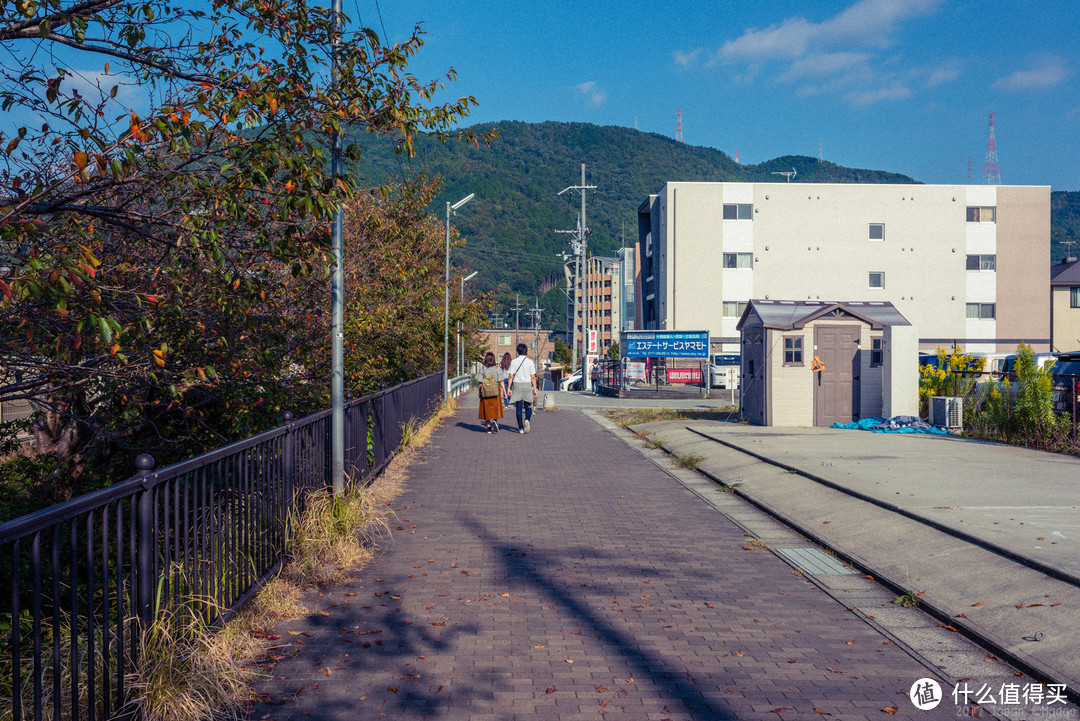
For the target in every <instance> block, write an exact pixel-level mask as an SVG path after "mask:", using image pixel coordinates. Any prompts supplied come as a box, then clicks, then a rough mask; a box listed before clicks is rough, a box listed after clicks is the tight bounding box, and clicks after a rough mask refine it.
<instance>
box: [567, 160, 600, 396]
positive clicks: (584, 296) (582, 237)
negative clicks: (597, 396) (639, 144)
mask: <svg viewBox="0 0 1080 721" xmlns="http://www.w3.org/2000/svg"><path fill="white" fill-rule="evenodd" d="M568 190H576V191H578V192H580V193H581V214H580V215H579V216H578V244H577V246H576V247H575V250H576V251H577V252H578V253H580V255H579V257H578V264H577V278H575V279H574V281H575V284H577V283H581V291H580V295H578V296H577V298H576V299H575V303H574V306H575V307H574V311H575V314H576V312H577V303H578V302H580V303H581V350H582V351H583V352H582V353H581V380H582V381H583V384H582V387H584V381H585V375H586V373H585V371H586V370H587V368H586V363H585V360H586V359H585V356H586V355H587V350H588V347H589V305H588V304H589V300H588V281H589V253H588V235H589V226H588V225H587V224H586V220H585V191H587V190H596V186H595V185H585V163H582V164H581V185H571V186H569V187H567V188H563V189H562V190H560V191H559V195H562V194H563V193H565V192H566V191H568ZM582 267H584V273H582V272H581V270H582ZM583 276H584V277H583ZM576 291H577V288H575V292H576ZM574 333H575V343H574V344H575V345H577V343H576V336H577V318H574ZM576 352H577V349H575V354H576ZM572 357H574V358H575V359H576V357H577V356H576V355H574V356H572Z"/></svg>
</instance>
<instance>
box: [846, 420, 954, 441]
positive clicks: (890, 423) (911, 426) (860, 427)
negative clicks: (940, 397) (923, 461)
mask: <svg viewBox="0 0 1080 721" xmlns="http://www.w3.org/2000/svg"><path fill="white" fill-rule="evenodd" d="M829 428H843V429H845V430H852V431H872V432H874V433H932V434H934V435H939V436H948V435H951V434H950V433H949V432H948V431H947V430H945V429H944V428H935V427H934V426H932V425H930V424H928V423H924V422H923V421H921V420H920V419H918V418H916V417H915V416H894V417H892V418H880V417H877V416H873V417H870V418H863V419H861V420H857V421H854V422H852V423H833V424H832V425H831V426H829Z"/></svg>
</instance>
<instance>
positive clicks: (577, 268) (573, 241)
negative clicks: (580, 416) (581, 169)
mask: <svg viewBox="0 0 1080 721" xmlns="http://www.w3.org/2000/svg"><path fill="white" fill-rule="evenodd" d="M555 232H556V233H568V234H570V236H571V237H570V252H571V254H572V255H573V256H574V295H573V296H572V297H571V300H573V302H574V307H573V310H572V311H571V313H570V332H571V333H572V340H571V341H570V372H571V373H573V372H574V371H576V370H577V367H578V322H577V316H578V307H579V306H580V305H581V294H580V293H579V292H578V290H579V289H580V287H581V216H580V215H578V219H577V227H576V228H575V229H574V230H556V231H555ZM563 260H566V255H565V254H563ZM567 296H570V294H569V293H567Z"/></svg>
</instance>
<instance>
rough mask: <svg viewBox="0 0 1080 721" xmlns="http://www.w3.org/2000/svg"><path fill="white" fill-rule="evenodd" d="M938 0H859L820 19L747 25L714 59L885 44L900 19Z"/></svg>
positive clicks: (925, 9) (788, 55)
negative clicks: (815, 20)
mask: <svg viewBox="0 0 1080 721" xmlns="http://www.w3.org/2000/svg"><path fill="white" fill-rule="evenodd" d="M939 4H940V0H859V2H856V3H855V4H854V5H852V6H851V7H849V8H848V9H847V10H844V11H843V12H841V13H839V14H838V15H835V16H833V17H832V18H829V19H828V20H825V21H822V22H820V23H813V22H810V21H809V20H807V19H806V18H802V17H795V18H788V19H787V20H784V21H783V22H782V23H779V24H777V25H772V26H770V27H768V28H765V29H764V30H758V29H756V28H750V29H749V30H747V31H746V32H744V33H743V34H742V36H740V37H738V38H736V39H735V40H728V41H727V42H725V43H724V44H723V45H722V46H721V47H720V50H719V51H718V52H717V59H719V60H726V61H736V60H766V59H781V60H783V59H792V58H797V57H800V56H802V55H805V54H807V53H811V52H821V51H822V50H823V49H824V48H827V47H831V46H834V45H861V46H864V47H887V46H889V45H891V44H892V43H893V42H895V40H894V38H893V35H895V33H896V31H897V29H898V27H899V25H900V23H901V22H902V21H904V20H907V19H909V18H914V17H918V16H920V15H926V14H929V13H931V12H933V11H934V10H936V9H937V6H938V5H939Z"/></svg>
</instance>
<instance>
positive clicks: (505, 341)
mask: <svg viewBox="0 0 1080 721" xmlns="http://www.w3.org/2000/svg"><path fill="white" fill-rule="evenodd" d="M499 345H510V334H509V333H508V334H506V335H501V334H500V335H499Z"/></svg>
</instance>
